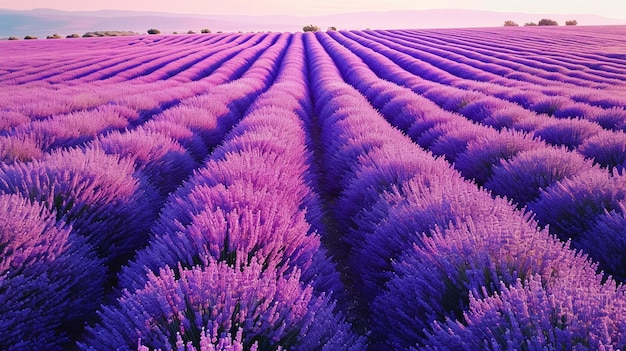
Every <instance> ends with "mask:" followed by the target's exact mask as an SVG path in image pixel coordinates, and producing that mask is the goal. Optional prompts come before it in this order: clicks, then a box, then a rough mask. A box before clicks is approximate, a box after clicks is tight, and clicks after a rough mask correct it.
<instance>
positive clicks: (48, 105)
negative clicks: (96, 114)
mask: <svg viewBox="0 0 626 351" xmlns="http://www.w3.org/2000/svg"><path fill="white" fill-rule="evenodd" d="M240 39H241V40H242V41H245V40H244V39H246V40H249V39H250V38H249V37H243V36H242V37H241V38H240ZM270 39H271V38H270ZM274 39H275V38H274ZM259 40H260V37H258V36H257V38H256V39H254V40H252V41H251V42H252V44H254V43H255V42H257V41H259ZM282 41H283V42H284V39H282ZM240 44H241V42H239V39H237V41H236V42H235V43H232V44H230V47H229V48H228V49H225V48H224V47H221V46H219V45H216V46H215V49H214V50H213V49H210V48H211V46H209V49H207V50H205V51H208V52H207V54H208V55H209V56H208V57H207V58H206V59H203V60H200V61H198V62H197V63H196V64H194V65H192V66H189V67H188V66H187V65H188V64H189V62H188V61H186V60H187V59H185V60H177V61H174V62H173V63H172V66H175V67H178V69H180V70H181V71H179V72H178V73H177V71H176V69H173V68H166V70H167V71H168V72H169V73H167V75H168V76H169V75H174V76H173V77H174V78H175V79H173V80H172V79H169V80H167V81H156V82H149V81H147V82H143V83H142V82H137V81H126V79H127V78H128V77H126V76H124V77H121V76H116V75H115V74H114V73H106V72H104V71H102V72H98V73H97V74H98V75H99V76H98V77H97V78H98V79H101V78H103V77H104V76H102V74H105V75H109V76H110V75H111V74H113V76H112V77H113V78H115V79H114V81H107V80H104V81H95V82H93V83H89V84H87V85H85V83H84V82H82V83H81V82H75V83H73V84H72V85H68V83H69V82H72V81H69V82H66V83H65V84H63V85H62V86H61V85H57V84H52V85H48V84H47V83H43V82H39V83H29V84H28V85H29V86H30V89H28V90H25V89H23V87H24V86H11V85H7V86H6V90H3V95H5V97H6V99H1V100H2V101H4V102H5V104H6V105H4V106H1V107H0V116H2V117H4V118H3V120H6V122H4V123H3V124H5V125H7V126H14V125H15V124H18V123H19V121H21V120H24V119H26V118H29V119H33V118H37V119H41V118H46V117H49V116H52V115H56V114H61V113H70V112H75V111H77V110H81V109H91V108H97V107H98V106H102V105H104V104H116V105H119V104H122V105H124V106H125V107H130V108H132V109H135V110H137V111H140V113H142V114H146V113H154V110H155V109H157V110H158V109H159V108H163V107H167V106H168V105H170V104H173V103H176V102H177V101H178V100H180V99H184V98H188V97H192V96H194V95H197V94H198V93H200V92H202V91H206V90H207V89H209V88H210V87H211V86H213V85H215V84H222V83H224V82H227V81H229V80H233V79H236V78H238V77H239V76H240V75H241V74H242V73H243V72H244V71H245V69H246V68H247V67H249V66H250V64H251V63H252V62H254V60H255V58H256V57H258V55H259V54H260V52H262V51H263V50H265V49H267V47H268V45H269V44H270V42H269V39H268V42H267V43H265V44H264V45H263V46H252V47H250V50H246V46H244V45H240ZM236 57H241V59H234V58H236ZM95 67H96V66H94V68H95ZM139 69H141V70H143V68H139ZM120 79H122V80H121V81H120ZM109 80H110V79H109ZM181 82H185V83H187V84H184V85H183V84H181ZM79 83H80V85H76V84H79ZM25 91H27V93H25ZM146 92H150V94H146ZM146 95H148V96H146Z"/></svg>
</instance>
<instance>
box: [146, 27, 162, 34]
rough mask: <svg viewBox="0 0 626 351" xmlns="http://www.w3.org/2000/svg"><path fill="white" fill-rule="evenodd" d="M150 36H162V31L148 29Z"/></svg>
mask: <svg viewBox="0 0 626 351" xmlns="http://www.w3.org/2000/svg"><path fill="white" fill-rule="evenodd" d="M148 34H161V31H160V30H158V29H154V28H150V29H148Z"/></svg>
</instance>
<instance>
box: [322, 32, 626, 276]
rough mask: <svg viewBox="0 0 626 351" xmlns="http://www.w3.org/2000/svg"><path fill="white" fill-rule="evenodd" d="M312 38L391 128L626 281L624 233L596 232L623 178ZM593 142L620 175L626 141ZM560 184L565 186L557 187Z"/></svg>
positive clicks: (589, 145) (613, 216) (614, 223)
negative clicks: (393, 79) (497, 126)
mask: <svg viewBox="0 0 626 351" xmlns="http://www.w3.org/2000/svg"><path fill="white" fill-rule="evenodd" d="M318 38H319V39H320V41H321V42H322V43H323V44H324V45H326V47H327V48H328V51H329V52H330V53H332V56H333V57H334V59H335V61H336V62H337V63H338V68H339V69H340V70H341V71H342V73H343V74H344V77H345V79H346V80H347V81H348V82H349V83H352V84H354V85H355V86H356V87H357V88H358V89H360V90H361V91H363V92H364V93H365V94H366V96H367V97H368V98H369V99H370V101H372V103H373V105H374V107H375V108H377V109H379V110H380V111H381V114H383V115H384V116H385V118H386V119H387V120H389V121H390V122H391V123H392V124H394V125H395V126H397V127H398V128H400V129H402V130H403V131H405V132H406V133H407V134H408V135H409V136H411V138H413V140H415V141H416V142H417V143H419V144H420V145H421V146H423V147H425V148H428V149H429V150H431V151H432V152H433V153H434V154H435V155H442V156H445V158H446V160H448V161H449V162H450V163H453V165H454V167H455V168H456V169H457V170H459V171H461V173H462V174H463V176H464V177H465V178H467V179H472V180H474V181H475V182H476V183H477V184H478V185H480V186H484V187H485V188H486V189H488V190H490V191H492V192H493V193H494V194H497V195H500V196H506V197H507V198H509V199H511V200H513V201H514V202H515V203H516V204H517V206H518V207H519V208H523V207H526V206H528V210H530V211H532V212H533V213H535V215H536V216H537V219H538V220H539V222H540V223H541V224H542V225H550V232H551V233H552V234H554V235H557V236H558V237H559V238H561V239H562V240H573V241H574V243H575V244H576V246H577V247H578V248H580V249H582V250H584V251H585V252H587V253H588V254H590V255H591V256H592V257H593V258H594V259H595V260H598V261H599V262H600V264H601V268H603V269H604V270H605V271H606V272H607V273H610V274H613V275H615V276H616V277H617V278H618V279H620V280H622V279H624V277H625V276H626V266H624V265H623V264H622V263H621V262H623V258H622V255H621V254H619V252H622V251H621V250H622V249H624V248H626V247H625V246H624V244H623V240H622V238H623V233H624V232H623V230H616V229H613V230H604V229H602V230H603V231H602V232H600V230H601V229H600V228H599V227H598V226H597V225H596V224H595V223H596V222H597V221H602V220H604V221H605V222H606V221H609V223H605V226H606V225H608V226H610V227H611V228H618V227H619V226H618V224H619V223H621V222H622V221H624V219H623V218H624V213H623V211H622V207H623V201H624V200H623V199H624V196H625V191H626V187H624V185H625V183H624V181H623V180H622V179H623V177H622V176H620V175H618V174H615V175H614V176H612V175H611V174H608V173H607V172H606V171H603V170H600V169H598V168H597V167H596V166H594V164H593V163H592V162H591V161H589V160H586V159H585V158H583V157H582V156H580V155H578V154H576V153H572V152H570V151H569V150H566V149H563V148H556V147H552V146H548V145H546V144H545V143H544V142H543V141H541V140H538V139H532V138H531V137H529V136H528V135H525V134H521V133H517V132H512V131H509V130H501V131H499V132H496V131H494V130H493V129H490V128H487V127H484V126H481V125H476V124H473V123H471V122H470V121H467V120H465V119H463V118H462V117H460V116H458V115H455V114H452V113H448V112H446V111H442V110H440V109H439V108H438V107H437V106H435V105H434V104H433V103H431V102H430V101H428V100H427V99H424V98H423V97H420V96H418V95H416V94H414V93H413V92H411V91H410V90H408V89H406V88H402V87H399V86H397V85H394V84H392V83H389V82H384V81H381V80H380V79H379V78H378V77H377V76H376V75H375V74H374V73H373V72H372V71H370V70H369V68H368V67H367V66H366V65H365V64H364V63H363V62H362V61H360V60H359V59H358V57H357V56H355V55H354V54H352V53H350V52H349V51H347V50H342V47H341V46H339V45H338V44H337V43H336V42H333V41H330V40H328V37H326V36H323V35H319V36H318ZM607 134H609V133H608V132H607ZM554 135H558V136H560V137H563V136H564V135H566V133H563V132H562V131H560V133H558V132H556V131H554ZM598 137H599V138H598ZM598 137H596V138H590V139H589V142H585V143H584V144H583V147H582V151H583V152H587V155H588V156H596V157H598V160H596V162H598V163H600V162H601V163H602V164H603V165H604V166H608V167H609V168H613V167H614V168H615V169H616V170H618V171H620V172H621V170H622V169H623V167H624V166H625V165H626V164H625V159H624V149H623V148H624V145H626V143H624V142H625V141H626V139H625V138H622V139H621V144H619V141H620V140H616V139H609V138H607V139H604V138H602V137H606V136H605V135H602V134H600V135H599V136H598ZM601 138H602V139H601ZM611 141H614V142H617V145H618V146H619V145H622V147H621V149H620V147H617V148H616V149H613V150H611V151H613V152H611V153H607V152H606V151H607V150H609V148H608V147H605V146H606V145H610V144H611ZM611 171H612V169H611ZM563 184H567V186H566V187H562V185H563ZM572 193H574V194H576V195H570V194H572ZM568 199H569V201H568ZM581 200H584V201H581ZM605 213H606V214H605ZM609 213H610V215H609ZM604 218H608V219H604ZM602 228H604V227H602ZM606 239H610V240H608V241H607V240H606Z"/></svg>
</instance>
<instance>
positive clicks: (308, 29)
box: [302, 24, 320, 32]
mask: <svg viewBox="0 0 626 351" xmlns="http://www.w3.org/2000/svg"><path fill="white" fill-rule="evenodd" d="M302 30H303V31H305V32H317V31H319V30H320V27H318V26H314V25H312V24H309V25H308V26H304V27H303V28H302Z"/></svg>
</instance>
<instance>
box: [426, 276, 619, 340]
mask: <svg viewBox="0 0 626 351" xmlns="http://www.w3.org/2000/svg"><path fill="white" fill-rule="evenodd" d="M568 273H569V276H566V277H564V278H562V279H558V280H556V281H555V282H554V283H552V284H549V285H546V283H545V282H544V281H543V279H541V277H539V276H536V275H533V276H531V277H529V278H528V279H527V280H521V279H518V280H517V281H516V282H515V283H514V284H511V285H510V286H506V285H504V284H503V287H502V290H501V292H500V293H497V294H495V295H493V296H489V297H486V298H481V297H475V296H470V301H469V311H467V312H465V313H464V315H463V318H462V320H458V321H454V320H452V319H447V320H446V322H445V323H437V322H435V323H433V325H432V329H433V331H432V332H430V333H429V335H428V340H427V341H425V342H424V344H425V347H423V348H422V349H424V350H461V349H490V350H504V349H506V350H510V349H517V348H522V349H529V350H540V349H541V350H545V349H550V350H556V349H567V350H572V349H575V350H603V349H611V350H620V349H623V348H624V347H626V337H624V330H626V319H625V318H624V315H626V304H625V303H624V289H623V288H619V289H617V290H616V289H615V286H614V283H612V282H607V283H606V284H601V283H600V279H599V278H597V277H592V276H589V275H584V274H580V273H578V272H576V271H575V270H569V272H568Z"/></svg>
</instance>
